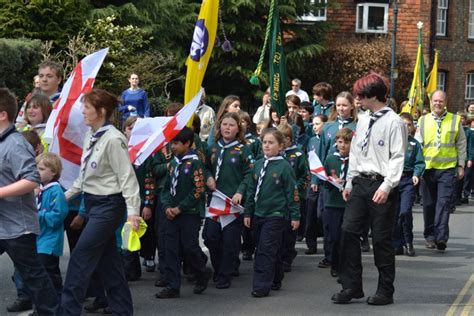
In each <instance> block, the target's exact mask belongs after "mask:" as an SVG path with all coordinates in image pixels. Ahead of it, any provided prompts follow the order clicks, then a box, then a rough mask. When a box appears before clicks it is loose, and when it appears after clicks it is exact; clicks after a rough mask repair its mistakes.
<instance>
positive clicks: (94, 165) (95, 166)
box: [91, 161, 97, 169]
mask: <svg viewBox="0 0 474 316" xmlns="http://www.w3.org/2000/svg"><path fill="white" fill-rule="evenodd" d="M91 168H92V169H95V168H97V162H95V161H93V162H91Z"/></svg>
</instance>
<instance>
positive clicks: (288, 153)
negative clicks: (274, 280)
mask: <svg viewBox="0 0 474 316" xmlns="http://www.w3.org/2000/svg"><path fill="white" fill-rule="evenodd" d="M277 129H278V130H279V131H280V132H281V133H282V134H283V136H284V137H285V143H284V145H285V149H284V154H283V157H284V158H285V159H286V160H287V161H288V162H289V163H290V165H291V167H292V168H293V170H294V171H295V176H296V182H297V186H298V193H299V200H300V214H301V216H300V221H301V223H300V224H301V225H300V227H301V226H304V222H303V220H302V218H303V217H304V216H303V215H306V212H305V207H306V188H307V184H308V183H309V168H308V160H307V158H306V155H305V154H304V152H303V151H302V150H301V149H300V147H299V146H297V145H296V144H294V142H293V131H292V129H291V127H290V126H289V125H280V126H278V128H277ZM296 237H297V231H294V230H292V227H291V225H290V223H288V225H287V228H286V230H285V231H284V233H283V245H282V254H281V259H282V261H283V269H284V271H285V272H290V271H291V264H292V263H293V260H294V258H295V257H296V255H297V252H296V249H295V244H296Z"/></svg>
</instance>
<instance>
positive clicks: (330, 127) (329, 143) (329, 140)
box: [317, 118, 357, 163]
mask: <svg viewBox="0 0 474 316" xmlns="http://www.w3.org/2000/svg"><path fill="white" fill-rule="evenodd" d="M348 121H350V123H346V124H343V125H342V128H348V129H350V130H352V131H353V132H354V131H355V130H356V127H357V122H356V121H353V120H352V118H351V119H348ZM339 129H340V128H339V122H338V121H333V122H329V123H327V124H325V125H324V127H323V130H322V131H321V145H320V149H319V151H318V152H317V154H318V157H319V159H321V162H322V163H324V160H326V158H327V157H330V156H332V154H333V153H335V152H336V150H337V148H336V146H335V144H336V133H337V132H338V131H339Z"/></svg>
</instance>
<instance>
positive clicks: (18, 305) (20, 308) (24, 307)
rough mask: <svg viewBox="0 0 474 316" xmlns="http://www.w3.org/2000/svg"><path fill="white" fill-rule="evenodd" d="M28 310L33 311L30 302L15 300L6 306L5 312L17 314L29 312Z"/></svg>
mask: <svg viewBox="0 0 474 316" xmlns="http://www.w3.org/2000/svg"><path fill="white" fill-rule="evenodd" d="M30 309H33V304H32V303H31V301H27V300H22V299H19V298H17V299H16V300H15V301H14V302H13V303H11V304H10V305H8V306H7V311H9V312H10V313H18V312H24V311H29V310H30Z"/></svg>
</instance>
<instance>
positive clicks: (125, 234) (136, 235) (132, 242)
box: [122, 218, 148, 251]
mask: <svg viewBox="0 0 474 316" xmlns="http://www.w3.org/2000/svg"><path fill="white" fill-rule="evenodd" d="M147 228H148V226H147V224H146V223H145V221H144V220H143V218H140V227H139V228H138V231H135V230H133V228H132V223H130V222H126V223H125V224H124V225H123V228H122V249H124V250H128V251H138V250H140V248H141V244H140V237H142V236H143V235H144V234H145V232H146V229H147Z"/></svg>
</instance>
